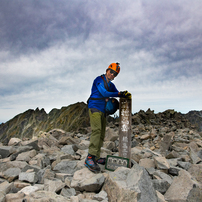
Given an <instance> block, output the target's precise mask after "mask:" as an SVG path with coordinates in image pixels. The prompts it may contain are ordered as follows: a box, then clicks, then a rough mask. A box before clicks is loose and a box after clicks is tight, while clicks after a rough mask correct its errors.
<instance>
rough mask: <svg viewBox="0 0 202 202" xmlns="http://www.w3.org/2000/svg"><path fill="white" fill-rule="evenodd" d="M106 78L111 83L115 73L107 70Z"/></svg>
mask: <svg viewBox="0 0 202 202" xmlns="http://www.w3.org/2000/svg"><path fill="white" fill-rule="evenodd" d="M106 76H107V78H108V79H109V80H110V81H112V80H113V79H114V78H115V77H116V76H117V73H116V72H115V71H114V70H111V69H108V70H107V73H106Z"/></svg>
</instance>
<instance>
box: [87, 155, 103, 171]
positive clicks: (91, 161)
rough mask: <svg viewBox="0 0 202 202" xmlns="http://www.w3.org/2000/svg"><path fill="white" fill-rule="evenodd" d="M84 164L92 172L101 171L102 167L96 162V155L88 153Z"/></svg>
mask: <svg viewBox="0 0 202 202" xmlns="http://www.w3.org/2000/svg"><path fill="white" fill-rule="evenodd" d="M84 165H85V166H86V167H87V168H88V169H89V170H90V171H92V172H94V173H99V172H100V167H99V166H98V164H97V163H96V160H95V156H93V155H90V154H88V156H87V157H86V160H85V163H84Z"/></svg>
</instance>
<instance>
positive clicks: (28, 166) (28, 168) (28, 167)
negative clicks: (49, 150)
mask: <svg viewBox="0 0 202 202" xmlns="http://www.w3.org/2000/svg"><path fill="white" fill-rule="evenodd" d="M28 170H33V171H34V172H36V173H37V172H39V170H41V169H40V167H38V166H36V165H26V166H25V167H24V168H23V169H22V172H26V171H28Z"/></svg>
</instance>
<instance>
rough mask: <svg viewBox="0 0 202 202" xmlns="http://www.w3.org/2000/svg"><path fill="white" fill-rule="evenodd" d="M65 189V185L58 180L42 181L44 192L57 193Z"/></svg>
mask: <svg viewBox="0 0 202 202" xmlns="http://www.w3.org/2000/svg"><path fill="white" fill-rule="evenodd" d="M64 187H65V183H63V182H62V181H61V180H58V179H53V180H49V179H44V190H45V191H51V192H58V191H60V190H61V189H62V188H64Z"/></svg>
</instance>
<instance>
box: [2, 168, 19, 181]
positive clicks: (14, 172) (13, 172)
mask: <svg viewBox="0 0 202 202" xmlns="http://www.w3.org/2000/svg"><path fill="white" fill-rule="evenodd" d="M20 172H21V170H20V168H9V169H7V170H6V171H4V172H3V177H4V178H5V179H7V180H8V182H12V181H14V180H15V179H17V178H18V175H19V174H20Z"/></svg>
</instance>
